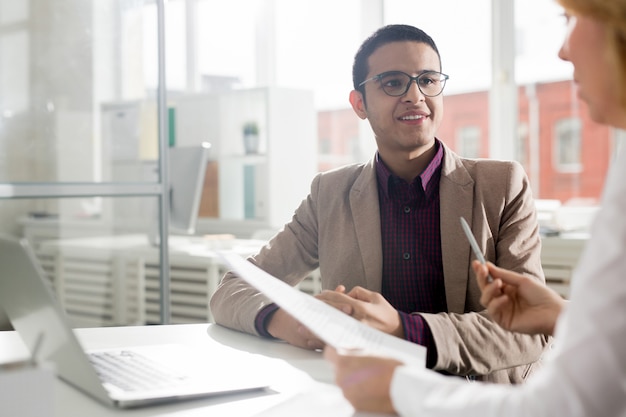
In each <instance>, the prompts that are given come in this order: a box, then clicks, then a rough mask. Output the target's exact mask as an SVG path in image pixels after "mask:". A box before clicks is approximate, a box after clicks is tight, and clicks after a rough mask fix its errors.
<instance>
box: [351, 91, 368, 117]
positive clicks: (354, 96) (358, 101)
mask: <svg viewBox="0 0 626 417" xmlns="http://www.w3.org/2000/svg"><path fill="white" fill-rule="evenodd" d="M350 104H351V105H352V109H353V110H354V112H355V113H356V115H357V116H359V117H360V118H361V119H363V120H365V119H367V111H366V108H365V99H364V98H363V94H362V93H361V92H360V91H357V90H352V91H350Z"/></svg>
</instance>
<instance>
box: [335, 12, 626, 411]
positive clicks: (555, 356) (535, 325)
mask: <svg viewBox="0 0 626 417" xmlns="http://www.w3.org/2000/svg"><path fill="white" fill-rule="evenodd" d="M559 2H560V3H561V5H562V6H563V7H564V8H565V12H566V17H567V21H568V32H567V36H566V39H565V41H564V43H563V46H562V47H561V50H560V52H559V57H560V58H561V59H563V60H566V61H570V62H571V63H572V64H573V66H574V81H575V82H576V84H577V86H578V95H579V97H580V98H581V99H582V100H584V101H585V102H586V103H587V104H588V107H589V112H590V114H591V116H592V118H593V119H594V120H595V121H597V122H599V123H603V124H607V125H610V126H613V127H616V128H620V129H626V0H559ZM473 267H474V270H475V272H476V275H477V278H478V283H479V286H480V287H481V290H482V298H481V302H482V303H483V305H485V306H486V307H487V309H488V311H489V313H490V314H491V315H492V316H493V317H494V318H495V320H496V321H498V323H499V324H500V325H501V326H503V327H504V328H507V329H509V330H512V331H519V332H524V333H545V334H552V333H554V335H555V341H556V342H555V345H554V348H553V349H552V351H550V352H549V354H548V355H547V357H546V358H545V359H544V366H543V368H542V369H541V370H540V371H538V372H537V373H536V374H535V375H533V377H532V378H531V379H530V380H529V381H528V382H527V383H526V384H524V385H517V386H499V385H487V384H481V383H467V382H465V381H464V380H461V379H459V378H453V377H445V376H442V375H439V374H436V373H434V372H432V371H429V370H426V369H422V368H410V367H407V366H404V365H402V364H401V363H399V362H397V361H395V360H390V359H386V358H377V357H369V356H359V355H356V354H346V353H342V352H337V351H335V350H333V349H331V348H327V349H326V351H325V355H326V357H327V358H328V359H329V360H330V361H331V362H332V363H333V364H334V366H335V371H336V380H337V384H338V385H339V386H340V387H341V388H342V390H343V392H344V395H345V396H346V398H347V399H348V400H349V401H350V402H351V403H352V404H353V405H354V407H355V408H356V409H358V410H364V411H373V412H397V413H399V414H400V415H403V416H413V415H415V416H452V415H459V416H464V417H470V416H480V417H487V416H507V417H511V416H535V417H536V416H570V417H572V416H590V417H609V416H621V417H624V416H626V152H621V154H620V156H619V157H618V159H617V160H616V161H615V163H614V164H613V166H612V168H611V172H610V174H609V178H608V180H607V183H606V188H605V192H604V196H603V202H602V208H601V210H600V212H599V214H598V216H597V218H596V221H595V222H594V225H593V227H592V237H591V239H590V241H589V243H588V245H587V247H586V249H585V251H584V253H583V255H582V258H581V260H580V263H579V267H578V268H577V270H576V272H575V274H574V277H573V280H572V291H571V297H570V300H571V301H570V302H569V303H566V302H565V301H563V300H562V299H561V298H560V297H559V296H558V295H557V294H556V293H554V292H552V291H551V290H549V289H548V288H546V287H542V286H540V285H537V284H535V283H534V282H533V281H532V280H530V279H527V278H524V277H523V276H521V275H517V274H515V273H513V272H510V271H505V270H502V269H500V268H497V267H495V266H493V265H491V264H488V265H487V266H486V267H485V266H482V265H480V264H478V263H476V262H474V264H473ZM487 271H488V272H489V273H490V274H491V276H492V277H493V278H494V280H493V282H492V283H487V279H486V276H487Z"/></svg>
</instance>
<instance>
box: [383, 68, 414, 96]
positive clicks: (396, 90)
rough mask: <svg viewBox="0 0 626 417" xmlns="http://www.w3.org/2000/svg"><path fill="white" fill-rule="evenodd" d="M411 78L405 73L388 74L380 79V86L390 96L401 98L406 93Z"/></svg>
mask: <svg viewBox="0 0 626 417" xmlns="http://www.w3.org/2000/svg"><path fill="white" fill-rule="evenodd" d="M410 82H411V77H409V76H408V75H407V74H405V73H403V72H388V73H386V74H382V75H381V77H380V84H381V85H382V87H383V90H384V91H385V93H387V94H389V95H390V96H401V95H403V94H404V93H406V90H407V89H408V88H407V86H408V85H409V83H410Z"/></svg>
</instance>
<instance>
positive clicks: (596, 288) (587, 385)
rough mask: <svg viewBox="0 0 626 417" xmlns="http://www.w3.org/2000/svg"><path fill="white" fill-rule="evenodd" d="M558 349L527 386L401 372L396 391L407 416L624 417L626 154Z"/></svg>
mask: <svg viewBox="0 0 626 417" xmlns="http://www.w3.org/2000/svg"><path fill="white" fill-rule="evenodd" d="M570 300H571V302H570V303H569V306H568V307H567V309H566V310H565V311H564V312H563V314H561V317H560V318H559V321H558V323H557V328H556V333H555V343H554V348H553V349H552V350H551V351H550V352H548V353H547V354H546V355H545V357H544V360H543V366H542V368H541V369H540V370H538V371H537V372H536V373H535V374H534V375H533V376H532V377H531V379H530V380H529V381H528V382H526V383H525V384H523V385H489V384H484V383H478V382H476V383H469V382H465V380H462V379H460V378H453V377H445V376H442V375H440V374H437V373H435V372H432V371H429V370H425V369H421V368H415V367H408V366H403V367H400V368H398V369H397V371H396V372H395V374H394V377H393V380H392V385H391V397H392V400H393V404H394V406H395V408H396V410H398V413H399V414H400V415H402V416H420V417H426V416H463V417H474V416H475V417H490V416H494V417H502V416H507V417H515V416H532V417H540V416H568V417H579V416H588V417H612V416H615V417H618V416H619V417H626V151H623V152H621V153H620V155H619V156H618V158H617V159H616V160H615V161H614V163H613V166H612V167H611V170H610V174H609V177H608V180H607V184H606V187H605V191H604V196H603V199H602V207H601V209H600V211H599V212H598V215H597V217H596V219H595V221H594V223H593V226H592V231H591V239H590V240H589V242H588V244H587V245H586V248H585V250H584V252H583V254H582V257H581V260H580V262H579V265H578V268H577V269H576V271H575V272H574V275H573V278H572V287H571V296H570Z"/></svg>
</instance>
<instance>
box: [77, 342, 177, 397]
mask: <svg viewBox="0 0 626 417" xmlns="http://www.w3.org/2000/svg"><path fill="white" fill-rule="evenodd" d="M88 357H89V361H90V362H91V363H92V365H93V366H94V368H95V369H96V373H97V374H98V376H99V377H100V380H101V381H102V382H103V383H109V384H111V385H115V386H116V387H118V388H120V389H122V390H124V391H146V390H154V389H162V388H171V387H176V386H180V385H183V384H185V383H186V382H187V380H188V377H187V376H186V375H184V374H182V373H179V372H176V371H174V370H172V369H168V368H166V367H165V366H163V365H162V364H160V363H158V362H155V361H153V360H151V359H149V358H147V357H145V356H143V355H141V354H140V353H137V352H132V351H127V350H123V351H117V352H90V353H88Z"/></svg>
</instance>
